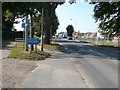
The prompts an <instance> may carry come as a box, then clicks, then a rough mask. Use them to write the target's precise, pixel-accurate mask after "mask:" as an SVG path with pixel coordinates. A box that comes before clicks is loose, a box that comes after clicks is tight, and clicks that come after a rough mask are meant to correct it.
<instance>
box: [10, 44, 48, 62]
mask: <svg viewBox="0 0 120 90" xmlns="http://www.w3.org/2000/svg"><path fill="white" fill-rule="evenodd" d="M49 56H50V54H49V53H47V52H42V51H37V53H36V52H34V51H33V52H32V53H30V52H25V51H24V48H23V47H18V46H15V47H14V48H13V49H12V51H11V52H10V54H9V55H8V58H17V59H28V60H44V59H45V58H48V57H49Z"/></svg>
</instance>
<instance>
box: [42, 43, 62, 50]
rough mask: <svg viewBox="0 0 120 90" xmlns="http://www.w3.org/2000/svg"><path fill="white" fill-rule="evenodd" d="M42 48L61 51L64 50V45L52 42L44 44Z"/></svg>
mask: <svg viewBox="0 0 120 90" xmlns="http://www.w3.org/2000/svg"><path fill="white" fill-rule="evenodd" d="M44 48H45V49H47V50H50V51H62V50H64V47H63V46H61V45H59V44H57V43H52V44H50V45H47V44H44Z"/></svg>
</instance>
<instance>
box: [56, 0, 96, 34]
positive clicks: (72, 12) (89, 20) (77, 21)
mask: <svg viewBox="0 0 120 90" xmlns="http://www.w3.org/2000/svg"><path fill="white" fill-rule="evenodd" d="M93 9H94V5H91V4H89V3H88V2H84V1H77V3H74V4H72V5H71V4H70V3H68V2H66V3H64V4H63V5H59V6H58V7H57V9H56V14H57V16H58V19H59V23H60V25H59V28H58V30H57V33H59V32H61V31H62V32H66V27H67V26H68V25H71V24H72V25H73V27H74V29H75V31H80V32H97V31H98V28H97V27H98V24H97V23H95V20H94V18H93V17H92V15H93V14H94V12H93ZM71 19H72V20H71Z"/></svg>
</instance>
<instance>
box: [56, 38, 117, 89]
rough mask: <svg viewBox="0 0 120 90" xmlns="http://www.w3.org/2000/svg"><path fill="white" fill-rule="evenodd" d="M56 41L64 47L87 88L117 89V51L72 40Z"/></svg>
mask: <svg viewBox="0 0 120 90" xmlns="http://www.w3.org/2000/svg"><path fill="white" fill-rule="evenodd" d="M56 41H58V42H59V43H60V44H61V45H63V46H64V47H65V49H66V51H67V52H65V53H66V54H69V55H70V56H71V60H72V62H73V64H74V66H75V67H76V69H77V70H78V71H79V72H80V73H81V75H82V76H83V78H84V80H85V82H86V84H87V85H88V86H89V88H118V62H119V61H118V51H115V50H111V49H108V48H107V49H106V48H102V47H98V46H93V45H91V44H88V43H77V42H76V41H73V40H69V41H68V40H63V39H61V40H56Z"/></svg>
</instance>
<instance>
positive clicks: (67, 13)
mask: <svg viewBox="0 0 120 90" xmlns="http://www.w3.org/2000/svg"><path fill="white" fill-rule="evenodd" d="M93 8H94V5H91V4H89V3H88V2H84V1H82V0H78V1H77V3H74V4H72V5H71V4H70V3H68V1H66V3H64V4H62V5H59V6H58V7H57V8H56V14H57V17H58V19H59V23H60V25H59V27H58V30H57V33H59V32H61V31H62V32H66V27H67V26H68V25H71V24H72V25H73V27H74V29H75V31H80V32H97V31H98V29H97V27H98V25H97V23H95V20H94V18H93V17H92V15H93V13H94V12H93ZM18 20H19V21H21V19H18ZM21 24H22V22H20V23H19V24H14V28H16V29H17V30H18V31H21V30H23V28H22V27H21Z"/></svg>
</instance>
